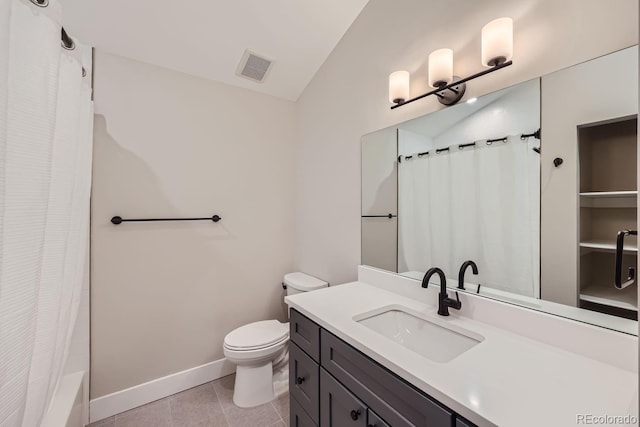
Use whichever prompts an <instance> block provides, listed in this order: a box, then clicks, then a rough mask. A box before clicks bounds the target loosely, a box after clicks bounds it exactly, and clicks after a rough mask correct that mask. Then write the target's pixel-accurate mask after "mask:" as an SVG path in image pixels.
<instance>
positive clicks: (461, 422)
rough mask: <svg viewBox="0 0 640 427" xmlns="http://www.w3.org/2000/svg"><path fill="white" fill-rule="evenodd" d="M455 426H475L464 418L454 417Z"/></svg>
mask: <svg viewBox="0 0 640 427" xmlns="http://www.w3.org/2000/svg"><path fill="white" fill-rule="evenodd" d="M456 427H477V426H476V425H475V424H473V423H472V422H470V421H467V420H465V419H464V418H458V419H456Z"/></svg>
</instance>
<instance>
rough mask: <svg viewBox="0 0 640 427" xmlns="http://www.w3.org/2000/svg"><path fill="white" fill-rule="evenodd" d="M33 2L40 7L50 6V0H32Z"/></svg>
mask: <svg viewBox="0 0 640 427" xmlns="http://www.w3.org/2000/svg"><path fill="white" fill-rule="evenodd" d="M31 3H33V4H35V5H36V6H38V7H47V6H49V0H31Z"/></svg>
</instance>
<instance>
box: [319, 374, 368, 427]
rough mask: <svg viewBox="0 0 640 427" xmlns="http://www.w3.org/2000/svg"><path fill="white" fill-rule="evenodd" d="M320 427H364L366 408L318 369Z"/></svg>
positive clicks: (329, 376) (328, 375) (365, 423)
mask: <svg viewBox="0 0 640 427" xmlns="http://www.w3.org/2000/svg"><path fill="white" fill-rule="evenodd" d="M320 413H321V414H322V417H321V419H320V426H321V427H366V426H367V407H366V406H365V404H364V403H362V402H361V401H360V400H359V399H358V398H357V397H355V396H354V395H353V394H351V393H350V392H349V390H347V389H346V388H344V387H343V386H342V384H340V383H339V382H338V381H336V380H335V379H334V378H333V377H332V376H331V375H330V374H328V373H327V371H325V370H324V369H320Z"/></svg>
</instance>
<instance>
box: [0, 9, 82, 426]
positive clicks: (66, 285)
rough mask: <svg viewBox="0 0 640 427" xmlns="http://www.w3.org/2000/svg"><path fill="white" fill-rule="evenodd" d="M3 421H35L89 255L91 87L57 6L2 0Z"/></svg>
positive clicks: (55, 373)
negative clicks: (64, 40) (68, 44)
mask: <svg viewBox="0 0 640 427" xmlns="http://www.w3.org/2000/svg"><path fill="white" fill-rule="evenodd" d="M0 2H1V6H0V426H25V427H26V426H29V427H31V426H38V425H40V422H41V420H42V418H43V416H44V414H45V412H46V410H47V407H48V404H49V402H50V400H51V397H52V395H53V393H54V391H55V387H56V385H57V382H58V380H59V378H60V374H61V372H62V367H63V365H64V361H65V358H66V352H67V351H68V347H69V342H70V339H71V334H72V330H73V325H74V324H75V318H76V314H77V310H78V305H79V296H80V289H81V285H82V283H81V282H82V279H83V269H84V265H85V257H86V254H87V247H86V241H87V235H88V224H89V222H88V221H89V194H90V181H91V141H92V132H93V130H92V122H93V113H92V108H93V107H92V102H91V90H90V88H89V86H88V83H87V80H88V79H86V78H83V77H82V65H81V63H80V54H81V53H80V52H79V48H77V49H76V50H73V51H67V50H66V49H63V48H62V47H61V42H60V35H61V26H60V6H59V4H58V3H57V0H49V4H48V6H47V7H39V6H37V5H35V4H33V3H32V2H30V1H24V0H0Z"/></svg>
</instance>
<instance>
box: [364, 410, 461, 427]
mask: <svg viewBox="0 0 640 427" xmlns="http://www.w3.org/2000/svg"><path fill="white" fill-rule="evenodd" d="M367 427H391V426H390V425H389V424H387V423H385V422H384V421H383V420H382V418H380V417H379V416H378V415H377V414H376V413H375V412H373V411H372V410H371V409H368V410H367ZM456 427H457V426H456Z"/></svg>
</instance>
